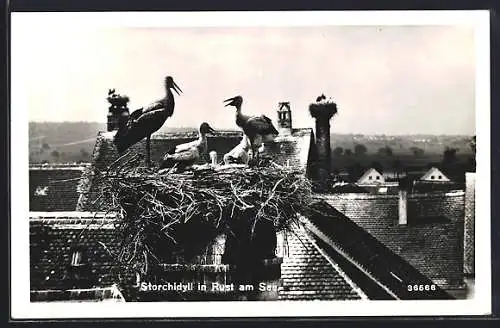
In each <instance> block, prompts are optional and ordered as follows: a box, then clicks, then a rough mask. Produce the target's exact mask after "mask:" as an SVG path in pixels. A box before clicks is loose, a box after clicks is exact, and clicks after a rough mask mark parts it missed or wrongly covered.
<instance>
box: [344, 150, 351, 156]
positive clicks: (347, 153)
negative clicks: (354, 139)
mask: <svg viewBox="0 0 500 328" xmlns="http://www.w3.org/2000/svg"><path fill="white" fill-rule="evenodd" d="M344 155H346V156H351V155H352V150H350V149H344Z"/></svg>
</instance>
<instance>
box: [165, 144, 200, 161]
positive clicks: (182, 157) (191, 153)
mask: <svg viewBox="0 0 500 328" xmlns="http://www.w3.org/2000/svg"><path fill="white" fill-rule="evenodd" d="M199 157H200V152H199V151H198V148H196V147H195V148H192V149H189V150H185V151H181V152H176V153H175V154H172V155H167V156H165V159H167V158H168V159H171V160H173V161H176V162H194V161H196V160H197V159H198V158H199Z"/></svg>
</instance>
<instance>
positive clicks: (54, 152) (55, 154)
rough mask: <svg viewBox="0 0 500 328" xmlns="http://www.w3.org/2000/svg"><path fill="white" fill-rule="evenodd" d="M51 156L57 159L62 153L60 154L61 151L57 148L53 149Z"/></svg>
mask: <svg viewBox="0 0 500 328" xmlns="http://www.w3.org/2000/svg"><path fill="white" fill-rule="evenodd" d="M50 156H52V157H54V158H55V159H56V160H57V159H59V156H61V155H60V154H59V152H58V151H57V150H53V151H52V152H51V153H50Z"/></svg>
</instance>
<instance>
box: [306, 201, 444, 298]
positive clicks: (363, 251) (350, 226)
mask: <svg viewBox="0 0 500 328" xmlns="http://www.w3.org/2000/svg"><path fill="white" fill-rule="evenodd" d="M306 228H307V229H308V230H309V231H311V232H313V233H314V235H315V236H316V237H317V239H318V242H320V243H321V244H322V245H323V247H324V249H325V251H326V252H327V253H328V254H329V255H331V257H332V258H337V259H338V263H339V264H340V265H341V267H342V268H343V270H344V271H345V272H346V273H347V274H348V275H349V276H350V277H351V278H354V279H355V281H356V283H357V284H358V286H359V287H361V288H362V289H363V291H364V292H365V293H366V294H367V295H368V297H370V298H371V299H391V298H392V297H394V298H397V299H451V298H452V297H451V296H450V295H449V294H447V293H446V292H444V291H443V290H441V289H440V288H439V287H436V289H435V290H434V291H432V290H429V291H421V292H418V293H415V292H411V291H408V289H407V286H408V285H413V284H417V285H429V287H430V285H432V284H433V282H432V280H431V279H429V277H428V276H426V275H424V274H422V273H421V272H420V271H418V270H417V269H416V268H415V267H413V266H412V265H410V264H409V263H408V262H407V261H406V260H405V259H404V258H403V257H401V256H399V255H397V254H396V253H395V252H393V251H391V250H390V249H389V248H388V247H387V246H386V245H384V244H383V243H381V242H380V241H379V240H377V239H376V238H374V237H373V236H372V235H370V234H369V233H367V232H366V231H365V230H364V229H362V228H361V227H359V226H358V225H357V224H356V223H354V222H353V221H351V220H350V219H349V218H348V217H346V216H345V215H344V214H342V213H340V212H339V211H337V210H336V209H334V208H333V207H331V206H329V205H328V204H327V203H326V202H319V203H317V204H315V205H314V206H313V209H312V212H311V214H310V215H308V220H306ZM407 237H408V236H407ZM346 260H348V261H346Z"/></svg>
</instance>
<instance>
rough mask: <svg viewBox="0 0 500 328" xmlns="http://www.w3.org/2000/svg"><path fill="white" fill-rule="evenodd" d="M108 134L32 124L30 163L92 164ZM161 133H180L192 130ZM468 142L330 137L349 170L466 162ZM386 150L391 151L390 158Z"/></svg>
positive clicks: (339, 163) (83, 125)
mask: <svg viewBox="0 0 500 328" xmlns="http://www.w3.org/2000/svg"><path fill="white" fill-rule="evenodd" d="M105 130H106V124H105V123H97V122H63V123H54V122H30V124H29V151H30V162H33V163H40V162H43V161H47V162H59V163H64V162H81V161H83V162H86V161H89V156H90V153H92V150H93V148H94V143H95V138H96V135H97V133H98V132H99V131H105ZM162 130H163V131H172V132H174V131H175V132H177V131H186V130H193V128H164V129H162ZM469 140H470V136H427V135H408V136H384V135H377V136H370V135H354V134H351V135H348V134H332V135H331V144H332V151H333V157H334V159H335V160H334V162H335V166H336V167H337V168H343V167H347V166H349V165H352V164H353V163H360V164H362V165H370V164H371V163H372V162H374V161H376V162H381V163H382V165H383V166H389V165H392V164H391V163H392V162H393V161H394V159H395V158H399V159H400V160H401V161H403V162H404V163H406V164H408V165H410V164H411V165H426V164H428V163H430V162H440V161H441V160H442V157H443V152H444V150H445V149H446V148H447V147H451V148H455V149H457V158H458V159H459V160H460V159H462V160H466V159H467V158H470V156H471V154H472V151H471V148H470V144H469ZM356 145H362V146H356ZM363 146H364V147H363ZM386 147H388V148H390V151H389V154H388V153H387V148H386ZM340 148H342V152H340ZM346 150H347V151H346Z"/></svg>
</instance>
